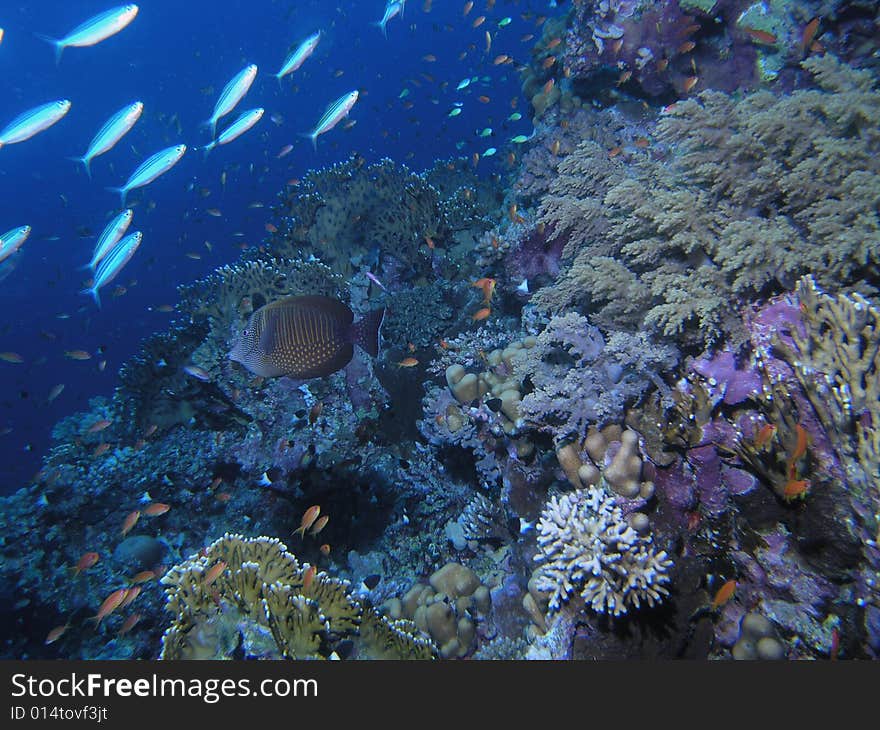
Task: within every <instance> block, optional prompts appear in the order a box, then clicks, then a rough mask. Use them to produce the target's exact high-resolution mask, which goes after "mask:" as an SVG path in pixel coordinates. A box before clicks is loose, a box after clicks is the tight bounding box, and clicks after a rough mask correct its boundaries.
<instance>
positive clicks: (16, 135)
mask: <svg viewBox="0 0 880 730" xmlns="http://www.w3.org/2000/svg"><path fill="white" fill-rule="evenodd" d="M69 111H70V101H69V100H67V99H61V100H59V101H50V102H49V103H48V104H42V105H40V106H38V107H34V108H33V109H29V110H28V111H26V112H24V113H23V114H19V115H18V116H17V117H16V118H15V119H13V120H12V121H11V122H9V124H7V125H6V127H5V128H4V129H3V130H2V131H0V147H3V145H6V144H15V143H16V142H24V141H25V140H26V139H30V138H31V137H33V136H34V135H35V134H37V132H42V131H43V130H44V129H48V128H49V127H51V126H52V125H53V124H55V122H57V121H59V120H60V119H61V117H63V116H64V115H65V114H67V112H69Z"/></svg>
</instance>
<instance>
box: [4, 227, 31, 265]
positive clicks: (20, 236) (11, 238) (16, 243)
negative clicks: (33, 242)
mask: <svg viewBox="0 0 880 730" xmlns="http://www.w3.org/2000/svg"><path fill="white" fill-rule="evenodd" d="M29 235H31V227H30V226H19V227H18V228H13V229H12V230H11V231H6V233H4V234H3V235H2V236H0V262H2V261H5V260H6V259H8V258H9V257H10V256H12V254H14V253H15V252H16V251H18V249H20V248H21V247H22V245H23V244H24V242H25V241H26V240H27V237H28V236H29Z"/></svg>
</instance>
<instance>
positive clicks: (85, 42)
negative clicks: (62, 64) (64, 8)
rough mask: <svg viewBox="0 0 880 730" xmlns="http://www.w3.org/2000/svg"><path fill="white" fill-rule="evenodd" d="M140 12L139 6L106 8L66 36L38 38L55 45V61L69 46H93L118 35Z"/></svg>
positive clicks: (56, 61) (39, 36)
mask: <svg viewBox="0 0 880 730" xmlns="http://www.w3.org/2000/svg"><path fill="white" fill-rule="evenodd" d="M137 14H138V6H137V5H133V4H129V5H119V6H117V7H115V8H110V10H105V11H104V12H103V13H99V14H98V15H96V16H94V17H93V18H89V19H88V20H87V21H85V22H84V23H81V24H80V25H78V26H76V28H74V29H73V30H72V31H70V33H68V34H67V35H66V36H64V38H51V37H50V36H46V35H39V34H38V35H37V37H38V38H40V39H42V40H44V41H46V43H51V44H52V45H53V46H55V63H58V62H59V61H61V54H62V53H63V52H64V49H65V48H67V47H68V46H75V47H78V48H81V47H83V46H93V45H95V44H96V43H100V42H101V41H103V40H104V39H105V38H109V37H110V36H112V35H116V34H117V33H118V32H119V31H121V30H122V29H123V28H125V27H126V26H127V25H128V24H129V23H131V21H132V20H134V18H135V16H136V15H137Z"/></svg>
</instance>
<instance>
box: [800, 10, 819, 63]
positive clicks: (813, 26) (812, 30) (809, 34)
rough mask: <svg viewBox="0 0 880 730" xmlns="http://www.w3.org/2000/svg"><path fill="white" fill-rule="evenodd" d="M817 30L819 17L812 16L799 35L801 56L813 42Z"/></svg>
mask: <svg viewBox="0 0 880 730" xmlns="http://www.w3.org/2000/svg"><path fill="white" fill-rule="evenodd" d="M817 30H819V18H813V19H812V20H811V21H810V22H809V23H807V25H806V27H805V28H804V34H803V35H802V36H801V46H800V53H801V55H802V56H803V55H804V53H806V50H807V49H808V48H809V47H810V45H811V44H812V43H813V39H814V38H815V37H816V31H817Z"/></svg>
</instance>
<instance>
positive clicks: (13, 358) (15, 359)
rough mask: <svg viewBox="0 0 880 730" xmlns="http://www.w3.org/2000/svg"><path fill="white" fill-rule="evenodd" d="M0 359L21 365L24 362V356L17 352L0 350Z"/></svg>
mask: <svg viewBox="0 0 880 730" xmlns="http://www.w3.org/2000/svg"><path fill="white" fill-rule="evenodd" d="M0 360H3V362H9V363H12V364H13V365H21V364H22V363H23V362H24V358H23V357H22V356H21V355H19V354H18V353H17V352H0Z"/></svg>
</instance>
